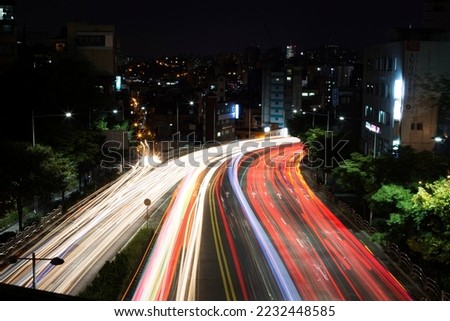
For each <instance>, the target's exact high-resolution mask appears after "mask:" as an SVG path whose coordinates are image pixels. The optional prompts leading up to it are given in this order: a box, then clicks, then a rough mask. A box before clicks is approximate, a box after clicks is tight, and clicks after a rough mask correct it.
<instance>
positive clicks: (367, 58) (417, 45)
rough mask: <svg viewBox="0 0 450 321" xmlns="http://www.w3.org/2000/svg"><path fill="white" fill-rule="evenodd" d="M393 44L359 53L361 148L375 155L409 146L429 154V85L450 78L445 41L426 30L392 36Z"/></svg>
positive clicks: (434, 122) (433, 104) (433, 117)
mask: <svg viewBox="0 0 450 321" xmlns="http://www.w3.org/2000/svg"><path fill="white" fill-rule="evenodd" d="M396 33H397V36H396V38H397V39H396V41H392V42H388V43H385V44H381V45H376V46H371V47H368V48H366V49H365V52H364V67H363V68H364V72H363V74H364V78H363V84H364V88H363V94H362V99H363V103H362V115H363V122H362V129H361V136H362V143H363V144H364V146H362V148H363V150H364V152H365V153H366V154H369V153H370V154H373V155H374V156H375V155H378V154H381V153H386V152H388V151H390V150H393V151H395V150H397V149H398V147H399V146H400V145H409V146H411V147H412V148H414V149H415V150H417V151H423V150H432V149H433V148H434V144H435V142H434V140H433V137H435V136H436V135H437V131H438V116H439V106H438V103H437V99H438V97H437V96H436V93H433V92H430V90H429V88H428V87H429V86H428V85H429V84H430V83H431V82H433V81H436V79H438V78H439V77H440V76H446V75H448V74H449V73H450V60H449V59H448V57H449V56H450V42H449V41H446V38H445V33H444V34H443V33H441V32H438V31H435V30H430V29H407V30H397V31H396Z"/></svg>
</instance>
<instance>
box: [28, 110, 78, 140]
mask: <svg viewBox="0 0 450 321" xmlns="http://www.w3.org/2000/svg"><path fill="white" fill-rule="evenodd" d="M47 117H66V118H70V117H72V113H70V112H67V113H65V114H64V115H61V114H52V115H37V116H36V115H35V114H34V110H32V111H31V131H32V134H33V147H35V146H36V134H35V132H34V119H35V118H47Z"/></svg>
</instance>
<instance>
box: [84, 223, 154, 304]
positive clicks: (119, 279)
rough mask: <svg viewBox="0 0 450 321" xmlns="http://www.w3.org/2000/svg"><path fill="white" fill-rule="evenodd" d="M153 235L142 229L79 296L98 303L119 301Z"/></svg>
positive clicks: (151, 231) (148, 230) (105, 265)
mask: <svg viewBox="0 0 450 321" xmlns="http://www.w3.org/2000/svg"><path fill="white" fill-rule="evenodd" d="M153 234H154V230H152V229H146V228H144V229H141V230H140V231H139V232H138V233H137V234H136V236H135V237H134V238H133V239H132V240H131V241H130V243H128V245H127V246H126V247H125V248H124V249H123V250H122V251H121V252H119V253H118V254H117V255H116V256H115V257H114V259H113V260H112V261H110V262H106V263H105V264H104V265H103V267H102V268H101V269H100V271H99V273H98V275H97V276H96V278H95V279H94V281H93V282H92V283H91V284H90V285H89V286H88V287H87V288H86V289H85V290H84V291H83V292H81V293H80V294H79V296H80V297H82V298H86V299H89V300H98V301H117V300H119V299H120V298H119V297H120V295H121V294H122V293H123V292H124V291H125V289H126V286H127V285H128V283H129V282H130V280H131V277H132V276H133V273H134V272H135V271H136V269H137V267H138V264H139V262H140V260H141V259H142V256H143V255H144V254H145V250H146V248H147V246H148V244H149V242H150V240H151V239H152V237H153Z"/></svg>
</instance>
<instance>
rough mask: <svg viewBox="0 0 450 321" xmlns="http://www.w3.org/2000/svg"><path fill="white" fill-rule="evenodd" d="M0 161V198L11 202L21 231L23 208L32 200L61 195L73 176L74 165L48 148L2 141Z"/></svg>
mask: <svg viewBox="0 0 450 321" xmlns="http://www.w3.org/2000/svg"><path fill="white" fill-rule="evenodd" d="M2 147H3V149H4V153H3V157H1V158H0V184H1V188H2V190H3V191H4V193H2V197H3V198H4V199H11V200H12V201H13V203H14V207H15V209H16V210H17V214H18V220H19V230H22V229H23V208H24V206H25V205H26V204H29V203H31V202H32V201H33V199H34V196H37V195H41V196H43V195H50V194H51V193H54V192H57V191H62V192H63V191H64V190H66V189H67V187H68V186H69V185H70V183H71V180H72V178H73V176H74V173H75V171H74V167H73V164H72V163H71V162H70V161H69V160H68V159H67V158H64V157H62V156H61V155H60V154H58V153H56V152H55V151H54V150H53V149H52V148H51V147H48V146H41V145H36V146H35V147H32V146H30V145H29V144H26V143H21V142H10V141H5V142H3V144H2Z"/></svg>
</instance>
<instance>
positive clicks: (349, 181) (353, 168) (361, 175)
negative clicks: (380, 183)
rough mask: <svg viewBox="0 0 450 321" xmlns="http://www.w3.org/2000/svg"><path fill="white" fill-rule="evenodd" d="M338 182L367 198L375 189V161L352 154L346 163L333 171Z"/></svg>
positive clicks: (368, 157) (369, 157)
mask: <svg viewBox="0 0 450 321" xmlns="http://www.w3.org/2000/svg"><path fill="white" fill-rule="evenodd" d="M332 174H333V176H334V178H335V180H336V182H337V183H338V184H339V185H340V186H341V187H343V188H344V189H346V190H348V191H352V192H354V193H355V194H356V195H358V196H360V197H361V198H365V197H366V195H367V194H370V193H371V192H372V191H373V190H374V189H375V188H374V181H375V177H374V174H373V159H372V157H371V156H369V155H363V154H360V153H356V152H355V153H352V154H350V158H349V159H346V160H345V163H343V164H341V165H340V166H338V167H336V168H334V169H333V171H332Z"/></svg>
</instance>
